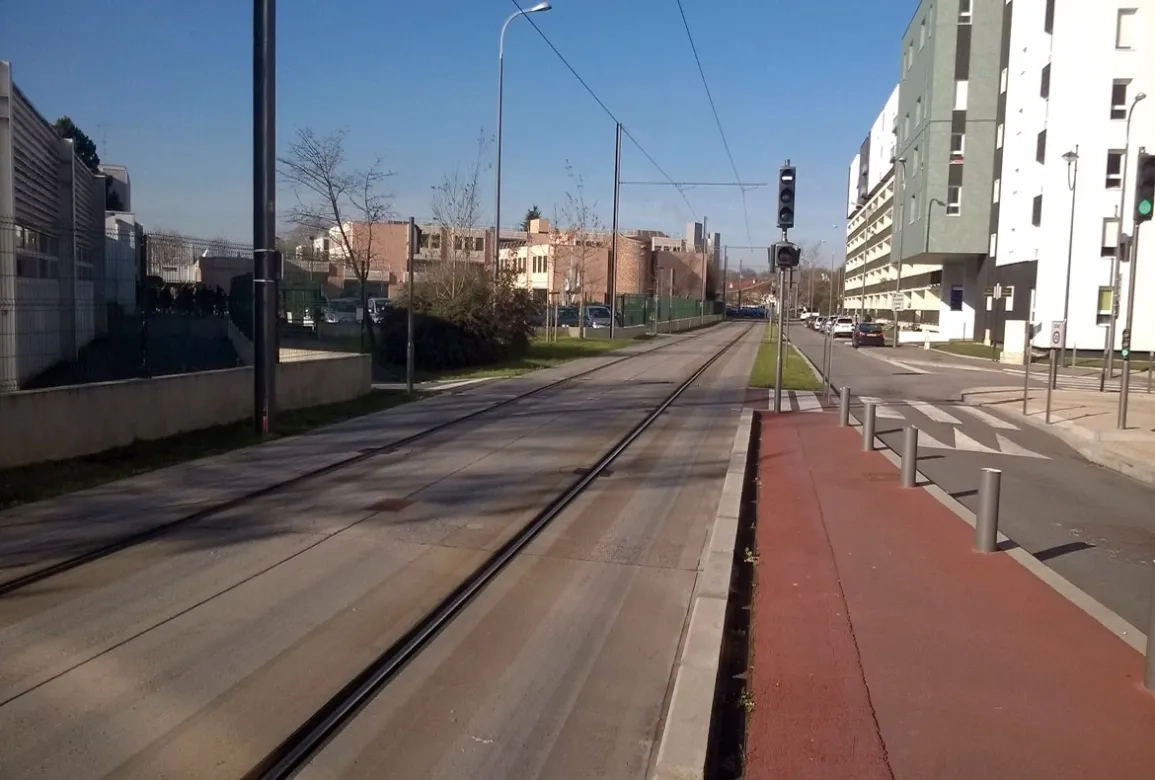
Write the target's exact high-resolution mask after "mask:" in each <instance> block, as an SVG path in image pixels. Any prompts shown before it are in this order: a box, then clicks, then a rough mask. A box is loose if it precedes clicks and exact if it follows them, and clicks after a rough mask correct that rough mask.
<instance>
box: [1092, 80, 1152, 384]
mask: <svg viewBox="0 0 1155 780" xmlns="http://www.w3.org/2000/svg"><path fill="white" fill-rule="evenodd" d="M1146 97H1147V96H1146V95H1145V94H1143V93H1142V92H1140V93H1139V94H1138V95H1136V96H1135V99H1134V100H1132V101H1131V107H1130V108H1129V109H1127V130H1126V133H1125V134H1124V136H1123V138H1124V140H1123V180H1122V181H1121V182H1119V236H1120V238H1119V239H1118V240H1117V241H1116V242H1115V256H1114V257H1113V258H1111V316H1110V317H1108V318H1107V344H1106V347H1105V352H1106V354H1105V355H1104V356H1103V370H1102V376H1103V379H1101V380H1100V382H1099V384H1100V386H1102V385H1104V384H1106V380H1107V379H1114V378H1115V321H1116V320H1118V319H1119V292H1120V288H1121V287H1122V286H1123V285H1122V274H1123V240H1122V236H1123V220H1124V215H1125V214H1126V213H1127V172H1128V171H1130V170H1131V116H1132V115H1133V114H1134V113H1135V106H1137V105H1138V104H1139V101H1141V100H1143V99H1144V98H1146ZM1136 256H1137V255H1136ZM1131 273H1132V274H1134V273H1135V269H1134V268H1132V269H1131ZM1128 305H1130V302H1128Z"/></svg>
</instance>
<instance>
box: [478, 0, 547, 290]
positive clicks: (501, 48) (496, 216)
mask: <svg viewBox="0 0 1155 780" xmlns="http://www.w3.org/2000/svg"><path fill="white" fill-rule="evenodd" d="M552 7H553V6H551V5H550V4H549V2H548V0H546V2H541V3H538V4H537V5H535V6H532V7H530V8H524V9H519V10H517V11H514V12H513V13H512V14H510V15H509V18H508V19H506V20H505V24H503V25H502V26H501V37H500V38H499V39H498V44H497V176H496V178H497V195H496V197H495V198H494V202H493V278H494V279H497V274H498V267H499V263H498V257H499V253H500V251H501V107H502V90H503V87H504V83H505V30H506V28H508V27H509V23H510V22H512V21H513V20H514V19H516V18H517V17H519V16H526V15H528V14H535V13H538V12H540V11H548V10H549V9H550V8H552Z"/></svg>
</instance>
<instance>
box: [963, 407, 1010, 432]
mask: <svg viewBox="0 0 1155 780" xmlns="http://www.w3.org/2000/svg"><path fill="white" fill-rule="evenodd" d="M955 408H956V409H958V410H960V411H963V412H966V413H967V414H969V415H973V416H975V417H977V418H978V419H980V420H982V421H983V422H985V423H986V424H987V425H989V426H991V427H992V428H998V429H999V430H1001V431H1017V430H1018V429H1019V428H1018V426H1017V425H1014V424H1012V423H1009V422H1007V421H1006V420H1003V419H1000V418H998V417H995V416H994V415H993V414H991V413H990V412H985V411H983V410H982V409H979V408H978V407H977V406H956V407H955Z"/></svg>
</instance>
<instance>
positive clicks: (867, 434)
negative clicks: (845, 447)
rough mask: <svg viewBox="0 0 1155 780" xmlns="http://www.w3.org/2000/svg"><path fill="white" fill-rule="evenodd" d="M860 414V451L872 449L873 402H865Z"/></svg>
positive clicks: (871, 450)
mask: <svg viewBox="0 0 1155 780" xmlns="http://www.w3.org/2000/svg"><path fill="white" fill-rule="evenodd" d="M863 412H864V413H863V415H862V451H863V452H873V451H874V404H866V406H864V407H863Z"/></svg>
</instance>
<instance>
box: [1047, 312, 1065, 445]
mask: <svg viewBox="0 0 1155 780" xmlns="http://www.w3.org/2000/svg"><path fill="white" fill-rule="evenodd" d="M1066 343H1067V321H1066V320H1051V334H1050V336H1049V337H1048V338H1047V347H1048V350H1047V352H1049V353H1050V364H1049V366H1048V372H1049V373H1048V374H1047V413H1046V417H1045V422H1046V424H1047V425H1050V424H1051V391H1052V390H1054V389H1055V385H1056V384H1057V383H1058V381H1059V370H1058V368H1056V367H1055V352H1056V351H1058V350H1059V349H1061V348H1062V346H1063V345H1064V344H1066Z"/></svg>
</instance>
